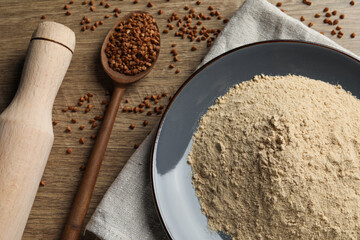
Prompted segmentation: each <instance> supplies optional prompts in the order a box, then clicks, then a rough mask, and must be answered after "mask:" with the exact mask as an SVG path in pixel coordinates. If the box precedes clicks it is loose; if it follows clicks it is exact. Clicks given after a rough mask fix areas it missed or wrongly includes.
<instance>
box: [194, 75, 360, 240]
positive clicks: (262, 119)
mask: <svg viewBox="0 0 360 240" xmlns="http://www.w3.org/2000/svg"><path fill="white" fill-rule="evenodd" d="M193 140H194V143H193V146H192V149H191V152H190V154H189V157H188V162H189V163H190V165H191V167H192V170H193V186H194V188H195V190H196V194H197V196H198V198H199V200H200V204H201V207H202V211H203V213H204V214H205V215H206V216H207V218H208V224H209V226H210V228H211V229H213V230H220V231H224V232H226V233H227V234H229V235H231V236H232V237H233V239H234V240H236V239H274V240H280V239H285V240H288V239H341V240H344V239H360V160H359V159H360V101H359V100H357V99H356V98H355V97H353V96H352V95H351V94H350V93H347V92H346V91H344V90H343V89H342V88H341V87H340V86H334V85H330V84H328V83H325V82H322V81H318V80H312V79H309V78H306V77H301V76H294V75H288V76H283V77H282V76H275V77H271V76H263V75H262V76H256V77H255V78H254V79H253V80H251V81H247V82H243V83H241V84H239V85H236V86H235V87H234V88H232V89H230V90H229V92H228V93H226V94H225V95H224V96H223V97H220V98H218V100H217V102H216V104H215V105H213V106H211V107H210V108H209V110H208V112H207V113H206V114H205V115H204V116H203V117H202V119H201V121H200V123H199V127H198V130H197V132H196V133H195V134H194V136H193Z"/></svg>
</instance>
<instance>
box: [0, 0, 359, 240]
mask: <svg viewBox="0 0 360 240" xmlns="http://www.w3.org/2000/svg"><path fill="white" fill-rule="evenodd" d="M81 2H82V0H75V3H74V4H73V5H70V11H71V12H72V15H71V16H65V15H64V13H65V10H63V7H64V5H65V4H66V3H67V1H60V0H54V1H45V0H33V1H24V0H22V1H21V0H16V1H11V2H9V1H3V0H1V1H0V9H1V10H2V14H1V15H0V36H1V39H0V53H1V54H0V72H1V73H2V74H1V75H0V111H2V110H3V109H5V107H6V106H7V105H8V104H9V102H10V101H11V99H12V97H13V95H14V93H15V91H16V88H17V84H18V81H19V78H20V74H21V69H22V65H23V60H24V57H25V54H26V49H27V47H28V43H29V39H30V37H31V34H32V32H33V30H34V29H35V28H36V26H37V24H38V23H39V22H41V21H42V20H40V16H41V15H44V14H45V15H47V19H46V20H50V21H57V22H60V23H63V24H65V25H67V26H69V27H70V28H72V29H73V30H74V31H75V33H76V37H77V44H76V49H75V54H74V57H73V60H72V63H71V65H70V68H69V70H68V73H67V74H66V77H65V79H64V82H63V84H62V86H61V89H60V91H59V93H58V96H57V98H56V100H55V104H54V109H53V118H54V120H57V121H58V122H59V123H58V125H57V126H55V127H54V133H55V144H54V146H53V149H52V152H51V156H50V159H49V162H48V165H47V167H46V170H45V173H44V176H43V180H44V181H45V182H46V186H45V187H41V188H40V189H39V191H38V194H37V197H36V200H35V203H34V206H33V209H32V212H31V216H30V219H29V221H28V224H27V228H26V230H25V233H24V237H23V239H31V240H33V239H58V238H59V236H60V234H61V231H62V229H63V226H64V223H65V220H66V217H67V214H68V212H69V209H70V206H71V202H72V199H73V196H74V194H75V192H76V188H77V186H78V183H79V180H80V178H81V175H82V172H81V171H80V170H79V167H80V166H81V165H82V164H84V163H86V161H87V159H88V157H89V155H90V151H91V147H92V145H93V142H94V141H93V140H91V139H90V136H91V135H92V134H96V132H97V130H98V129H99V128H98V127H97V128H95V129H92V128H91V127H90V124H89V123H88V121H89V119H90V118H92V117H94V116H95V115H97V114H101V113H102V111H103V109H104V106H103V105H101V101H102V100H103V99H106V98H108V96H105V88H104V87H103V85H102V82H104V81H106V79H107V76H106V75H105V74H104V72H103V70H102V68H101V65H100V58H99V50H100V47H101V43H102V40H103V38H104V37H105V35H106V33H107V31H108V30H109V29H110V28H111V27H112V25H113V24H115V23H116V21H117V18H115V17H113V13H112V10H113V9H114V8H115V7H117V8H120V9H121V10H122V13H121V15H120V16H122V15H124V14H126V13H128V12H131V11H134V10H146V11H148V12H150V13H151V14H153V15H154V17H155V18H156V20H157V22H158V24H159V26H160V29H162V30H163V29H164V28H165V26H166V24H167V18H168V17H169V16H170V15H171V14H172V13H173V12H174V11H176V12H178V13H179V15H181V16H183V15H184V14H185V12H186V11H185V10H184V9H183V7H184V6H185V5H188V6H190V7H191V8H194V9H195V10H196V11H197V12H200V11H201V12H204V13H206V14H208V13H209V11H208V10H207V7H208V6H209V5H212V6H214V7H215V9H216V10H219V11H220V12H221V14H222V16H223V17H224V18H225V17H231V15H232V14H233V13H234V11H235V10H236V9H237V8H238V7H239V6H240V5H241V4H242V2H243V0H227V1H226V2H224V1H220V0H209V1H206V2H205V1H202V3H201V5H199V6H198V5H196V3H195V2H196V1H190V0H176V1H175V0H171V1H169V2H167V1H165V0H154V1H152V2H153V4H154V7H153V8H147V7H146V4H147V3H148V1H143V0H139V3H138V4H133V3H132V2H133V1H132V0H123V1H118V0H111V1H107V2H108V3H110V4H111V7H110V8H108V9H106V8H104V7H102V6H99V2H100V1H99V0H97V1H95V2H96V5H95V6H96V10H95V12H90V10H89V6H88V5H86V6H83V5H81ZM270 2H271V3H273V4H276V3H277V2H278V1H273V0H271V1H270ZM349 2H350V1H337V0H322V1H314V2H313V3H312V5H311V6H307V5H305V4H303V3H302V0H286V1H283V2H282V6H281V8H282V9H284V10H285V13H287V14H289V15H290V16H293V17H294V18H296V19H299V18H300V16H304V17H305V18H306V21H305V22H304V24H308V23H309V22H310V21H311V22H313V23H314V26H313V28H314V29H315V30H318V31H323V32H324V33H325V35H326V36H328V37H330V38H331V39H333V40H334V41H336V42H338V43H339V44H341V45H342V46H344V47H345V48H347V49H349V50H351V51H353V52H354V53H356V54H358V55H360V25H359V24H358V23H359V21H360V14H359V13H360V9H359V7H360V2H359V1H356V4H355V6H350V5H349ZM324 7H329V8H330V9H331V10H334V9H336V10H337V11H338V13H337V16H339V14H341V13H344V14H345V19H344V20H342V21H341V22H340V26H341V27H342V30H343V32H344V36H343V38H342V39H338V38H337V37H336V36H331V34H330V32H331V30H332V29H333V28H334V27H333V26H329V25H325V24H323V23H322V20H323V17H321V18H314V15H315V14H316V13H320V14H321V15H322V16H323V15H324V14H323V13H322V10H323V8H324ZM160 9H162V10H163V11H164V13H163V15H158V14H157V12H158V10H160ZM105 14H110V15H111V17H110V18H109V19H105V20H104V21H105V24H104V25H103V26H100V27H99V28H98V29H97V30H96V31H94V32H92V31H86V32H81V31H80V27H81V26H80V20H81V18H82V17H83V16H85V15H86V16H88V17H90V18H91V19H92V20H93V21H99V20H101V19H103V17H104V15H105ZM204 25H205V26H207V27H208V28H222V27H223V26H224V24H223V23H222V21H220V20H216V19H212V20H210V21H204ZM352 32H355V33H356V34H357V35H358V36H357V37H356V38H355V39H351V38H350V36H349V35H350V33H352ZM161 40H162V48H161V54H160V58H159V60H158V63H157V65H156V66H155V68H154V70H153V71H152V73H150V74H149V75H148V76H147V77H146V78H145V79H143V80H141V81H140V82H138V83H135V84H133V85H132V86H131V87H129V88H128V89H127V91H126V94H125V98H129V100H130V103H129V104H127V105H129V106H130V105H132V104H134V105H135V104H137V103H139V102H140V101H141V99H142V98H143V97H144V96H146V95H150V94H159V93H161V92H163V91H166V92H167V93H169V95H172V94H174V93H175V91H176V90H177V88H178V87H179V86H180V85H181V84H182V83H183V82H184V81H185V80H186V78H187V77H188V76H189V75H190V74H191V73H192V72H193V71H194V70H195V68H196V66H197V65H198V64H199V63H200V61H201V58H202V57H203V56H204V55H205V54H206V52H207V51H208V48H207V47H206V43H205V42H201V43H191V42H189V41H188V40H182V39H180V38H175V37H174V30H173V31H171V32H170V33H169V34H162V35H161ZM172 43H176V44H177V46H176V50H177V51H178V52H179V59H180V61H179V62H177V63H175V65H176V68H179V69H181V72H180V73H179V74H175V69H169V68H168V65H169V64H170V63H172V56H171V55H170V51H171V49H172V48H171V44H172ZM194 45H195V46H197V47H198V50H197V51H194V52H192V51H190V48H191V47H192V46H194ZM87 92H92V93H93V94H94V98H93V105H94V110H93V111H92V112H90V113H88V114H85V113H83V112H82V111H81V112H76V113H71V112H66V113H63V112H62V111H61V109H63V108H64V107H66V106H68V105H74V104H76V103H77V99H78V98H79V97H80V96H82V95H84V94H86V93H87ZM125 98H124V99H125ZM161 101H162V103H163V104H166V103H167V99H165V98H164V99H162V100H161ZM124 105H125V104H124V102H122V106H124ZM71 118H76V119H78V120H79V123H77V124H72V123H70V120H71ZM159 118H160V115H153V116H150V117H148V116H145V113H143V114H134V113H122V112H119V113H118V117H117V119H116V122H115V126H114V130H113V134H112V136H111V139H110V142H109V145H108V150H107V153H106V156H105V159H104V163H103V166H102V168H101V172H100V175H99V179H98V182H97V185H96V188H95V191H94V196H93V198H92V201H91V206H90V209H89V213H88V218H89V217H90V215H91V214H92V212H93V211H94V209H95V207H96V205H97V203H98V202H99V201H100V200H101V198H102V196H103V194H104V193H105V191H106V189H107V188H108V187H109V185H110V184H111V183H112V181H113V180H114V179H115V177H116V176H117V174H118V173H119V171H120V170H121V169H122V167H123V166H124V164H125V163H126V161H127V159H128V158H129V157H130V156H131V154H132V153H133V151H134V148H133V146H134V144H135V143H136V142H141V141H142V140H143V139H144V138H145V136H146V135H147V134H148V133H149V132H150V131H151V129H152V127H153V126H154V125H155V123H156V122H157V120H158V119H159ZM145 119H147V120H149V122H150V124H149V125H148V126H146V127H143V126H142V125H141V123H142V122H143V120H145ZM132 123H133V124H135V125H136V128H135V129H134V130H130V129H129V128H128V126H129V125H130V124H132ZM80 124H84V125H85V126H86V127H85V129H84V130H83V131H81V130H79V129H78V127H79V125H80ZM68 125H70V126H72V128H73V131H72V132H71V133H65V132H64V129H65V127H66V126H68ZM80 137H85V139H86V142H85V144H84V145H81V144H79V142H78V140H79V139H80ZM68 147H73V149H74V150H73V154H71V155H67V154H66V153H65V151H66V149H67V148H68Z"/></svg>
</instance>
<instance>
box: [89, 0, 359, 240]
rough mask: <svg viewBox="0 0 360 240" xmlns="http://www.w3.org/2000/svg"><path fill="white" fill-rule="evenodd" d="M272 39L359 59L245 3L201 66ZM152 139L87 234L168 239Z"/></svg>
mask: <svg viewBox="0 0 360 240" xmlns="http://www.w3.org/2000/svg"><path fill="white" fill-rule="evenodd" d="M274 39H294V40H303V41H310V42H315V43H321V44H325V45H328V46H331V47H334V48H337V49H339V50H341V51H343V52H346V53H347V54H349V55H352V56H353V57H355V58H358V57H357V56H355V55H354V54H353V53H351V52H349V51H348V50H346V49H344V48H342V47H341V46H339V45H338V44H336V43H335V42H333V41H332V40H330V39H328V38H327V37H325V36H323V35H322V34H320V33H318V32H316V31H314V30H313V29H310V28H308V27H307V26H305V25H304V24H302V23H301V22H299V21H298V20H295V19H293V18H291V17H290V16H288V15H286V14H285V13H283V12H281V11H280V10H279V9H278V8H276V7H275V6H273V5H271V4H270V3H268V2H267V1H266V0H246V1H245V3H244V4H243V5H242V6H241V7H240V8H239V9H238V10H237V12H236V13H235V14H234V16H233V17H232V18H231V20H230V21H229V23H228V24H227V26H226V27H225V28H224V29H223V31H222V33H221V34H220V35H219V37H218V38H217V39H216V41H215V42H214V45H213V46H212V48H211V49H210V51H209V53H208V54H207V55H206V57H205V58H204V61H203V63H202V64H205V63H206V62H208V61H210V60H211V59H213V58H214V57H216V56H218V55H220V54H222V53H224V52H226V51H228V50H231V49H233V48H236V47H239V46H242V45H245V44H249V43H253V42H258V41H265V40H274ZM154 136H155V131H154V130H153V131H152V132H151V134H150V135H149V136H147V137H146V139H145V140H144V141H143V143H142V144H141V145H140V147H139V148H138V149H137V150H136V151H135V153H134V154H133V155H132V156H131V158H130V159H129V161H128V162H127V164H126V165H125V167H124V168H123V170H122V171H121V172H120V174H119V176H118V177H117V178H116V180H115V181H114V183H113V184H112V185H111V186H110V188H109V189H108V191H107V192H106V194H105V195H104V197H103V199H102V201H101V202H100V204H99V205H98V207H97V209H96V210H95V212H94V214H93V216H92V217H91V219H90V221H89V223H88V224H87V226H86V229H87V231H90V232H92V233H94V234H95V235H96V236H97V237H98V238H100V239H104V240H113V239H135V240H138V239H142V240H152V239H154V240H161V239H167V237H166V234H165V233H164V230H163V229H162V226H161V224H160V220H159V218H158V216H157V213H156V210H155V205H154V201H153V196H152V191H151V184H150V176H149V175H150V171H149V169H150V152H151V147H152V143H153V140H154Z"/></svg>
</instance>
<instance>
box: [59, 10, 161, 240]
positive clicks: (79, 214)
mask: <svg viewBox="0 0 360 240" xmlns="http://www.w3.org/2000/svg"><path fill="white" fill-rule="evenodd" d="M136 13H137V14H139V13H140V14H147V15H149V16H151V15H150V14H149V13H147V12H133V13H130V14H128V15H126V16H125V17H123V18H121V19H120V21H119V22H117V23H116V24H115V25H114V27H113V28H112V29H111V30H110V31H109V33H108V34H107V35H106V37H105V40H104V42H103V45H102V47H101V53H100V56H101V64H102V66H103V68H104V70H105V72H106V73H107V75H109V77H110V78H111V79H112V80H113V82H114V91H113V93H112V97H111V101H110V103H109V105H108V107H107V109H106V114H105V117H104V120H103V123H102V125H101V129H100V131H99V133H98V136H97V139H96V142H95V145H94V148H93V150H92V152H91V155H90V159H89V161H88V163H87V166H86V170H85V173H84V176H83V179H82V181H81V183H80V186H79V190H78V192H77V194H76V196H75V199H74V202H73V205H72V208H71V211H70V215H69V218H68V221H67V223H66V225H65V229H64V232H63V235H62V240H77V239H79V237H80V233H81V230H82V225H83V224H84V219H85V216H86V213H87V210H88V207H89V204H90V200H91V196H92V193H93V190H94V187H95V184H96V179H97V176H98V174H99V171H100V167H101V163H102V160H103V157H104V155H105V151H106V147H107V144H108V142H109V138H110V135H111V131H112V128H113V125H114V122H115V119H116V115H117V112H118V110H119V106H120V102H121V98H122V96H123V95H124V93H125V87H126V86H127V85H128V84H131V83H133V82H136V81H138V80H140V79H142V78H143V77H145V76H146V75H147V74H148V73H149V72H150V71H151V70H152V69H153V67H154V65H155V63H156V60H157V59H158V57H159V53H160V49H159V51H157V54H156V58H155V59H153V62H152V63H151V66H149V67H148V68H147V69H146V70H145V71H141V72H139V73H137V74H135V75H126V74H123V73H120V72H117V71H115V70H113V69H112V68H111V67H110V66H109V64H108V58H107V56H106V54H105V49H106V46H107V44H108V42H109V38H110V37H111V36H112V35H113V33H114V31H115V28H116V27H117V26H118V25H119V23H121V22H126V21H127V20H128V19H130V17H131V16H132V15H133V14H136ZM151 17H152V16H151ZM152 18H153V17H152ZM153 19H154V18H153ZM153 23H154V24H155V26H156V29H157V32H158V33H159V27H158V26H157V24H156V22H155V21H154V22H153ZM159 47H160V37H159Z"/></svg>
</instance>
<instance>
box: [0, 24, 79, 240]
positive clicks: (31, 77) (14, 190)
mask: <svg viewBox="0 0 360 240" xmlns="http://www.w3.org/2000/svg"><path fill="white" fill-rule="evenodd" d="M74 48H75V34H74V32H73V31H72V30H70V29H69V28H67V27H65V26H64V25H61V24H59V23H55V22H43V23H41V24H40V25H39V26H38V28H37V29H36V30H35V32H34V34H33V36H32V38H31V42H30V45H29V48H28V52H27V57H26V60H25V63H24V68H23V72H22V76H21V81H20V85H19V88H18V90H17V92H16V95H15V97H14V99H13V101H12V102H11V104H10V105H9V106H8V107H7V108H6V109H5V110H4V112H3V113H2V114H1V115H0V239H1V240H17V239H21V237H22V235H23V232H24V229H25V225H26V222H27V219H28V217H29V214H30V210H31V207H32V204H33V202H34V199H35V195H36V192H37V189H38V187H39V182H40V180H41V177H42V174H43V172H44V169H45V165H46V162H47V160H48V157H49V154H50V150H51V147H52V145H53V141H54V134H53V129H52V107H53V103H54V100H55V97H56V94H57V92H58V90H59V87H60V85H61V83H62V80H63V78H64V76H65V73H66V71H67V69H68V67H69V64H70V61H71V58H72V55H73V51H74Z"/></svg>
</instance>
